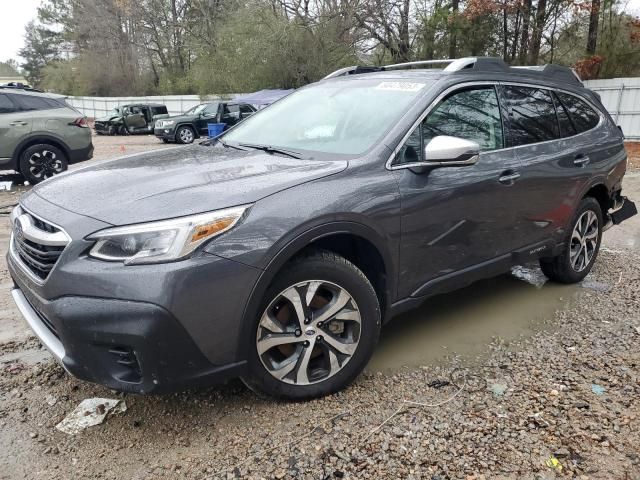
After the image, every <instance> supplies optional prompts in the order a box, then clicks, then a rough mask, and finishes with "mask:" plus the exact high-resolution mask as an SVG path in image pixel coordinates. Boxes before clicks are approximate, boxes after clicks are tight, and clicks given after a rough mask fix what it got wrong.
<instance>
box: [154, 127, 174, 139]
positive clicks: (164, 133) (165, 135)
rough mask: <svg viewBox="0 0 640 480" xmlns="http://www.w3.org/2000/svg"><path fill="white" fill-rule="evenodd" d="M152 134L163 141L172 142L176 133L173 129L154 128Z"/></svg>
mask: <svg viewBox="0 0 640 480" xmlns="http://www.w3.org/2000/svg"><path fill="white" fill-rule="evenodd" d="M153 134H154V135H155V136H156V137H158V138H160V139H163V140H170V141H173V140H175V139H176V132H175V129H174V128H171V127H169V128H156V129H154V130H153Z"/></svg>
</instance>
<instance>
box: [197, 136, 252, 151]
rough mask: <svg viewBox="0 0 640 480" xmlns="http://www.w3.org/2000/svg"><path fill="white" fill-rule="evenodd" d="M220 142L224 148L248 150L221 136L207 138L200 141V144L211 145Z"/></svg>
mask: <svg viewBox="0 0 640 480" xmlns="http://www.w3.org/2000/svg"><path fill="white" fill-rule="evenodd" d="M218 143H219V144H220V145H222V146H223V147H224V148H233V149H235V150H240V151H243V152H246V150H245V149H244V148H240V147H238V146H237V145H231V144H230V143H227V142H225V141H224V140H222V139H221V138H210V139H208V140H205V141H204V142H200V145H204V146H205V147H211V146H213V145H216V144H218Z"/></svg>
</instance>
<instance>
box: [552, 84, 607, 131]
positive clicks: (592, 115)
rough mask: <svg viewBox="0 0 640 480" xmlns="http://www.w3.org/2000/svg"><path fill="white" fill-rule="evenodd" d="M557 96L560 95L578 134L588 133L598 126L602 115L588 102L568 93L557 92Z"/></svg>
mask: <svg viewBox="0 0 640 480" xmlns="http://www.w3.org/2000/svg"><path fill="white" fill-rule="evenodd" d="M556 95H558V98H559V99H560V102H562V105H563V106H564V107H565V108H566V109H567V111H568V112H569V116H570V117H571V120H572V121H573V125H574V126H575V129H576V131H577V132H578V133H582V132H586V131H587V130H591V129H592V128H594V127H595V126H596V125H598V122H599V121H600V115H598V114H597V113H596V112H595V111H594V110H593V108H591V107H590V106H589V105H588V104H587V102H585V101H583V100H580V99H579V98H578V97H576V96H574V95H571V94H568V93H562V92H556Z"/></svg>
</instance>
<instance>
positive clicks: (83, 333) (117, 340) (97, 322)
mask: <svg viewBox="0 0 640 480" xmlns="http://www.w3.org/2000/svg"><path fill="white" fill-rule="evenodd" d="M11 293H12V296H13V298H14V300H15V302H16V305H17V306H18V309H19V310H20V312H21V313H22V315H23V316H24V318H25V320H26V321H27V323H28V324H29V326H30V327H31V328H32V329H33V331H34V333H35V334H36V336H37V337H38V338H39V339H40V341H41V342H42V343H43V344H44V345H45V346H46V347H47V348H48V349H49V350H50V351H51V353H52V354H53V356H54V357H55V358H56V359H57V360H58V361H59V362H60V363H61V364H62V365H63V366H64V368H65V369H66V370H67V371H68V372H69V373H71V374H72V375H74V376H76V377H78V378H80V379H82V380H86V381H89V382H94V383H99V384H101V385H105V386H107V387H109V388H113V389H116V390H121V391H125V392H133V393H151V392H154V393H158V392H162V391H170V390H177V389H184V388H187V387H190V386H198V385H202V384H213V383H218V382H221V381H224V380H226V379H228V378H232V377H235V376H238V375H240V374H241V373H242V372H243V368H244V362H235V363H231V364H227V365H221V366H220V365H212V364H211V363H210V362H209V361H208V360H207V359H206V358H205V357H204V356H203V355H202V353H201V352H200V350H199V349H198V347H197V346H196V345H195V343H194V342H193V340H192V339H191V338H190V337H189V335H188V334H187V333H186V332H185V330H184V329H183V328H182V327H181V326H180V324H179V323H178V322H177V321H176V320H175V319H174V318H173V317H172V316H171V314H170V313H169V312H167V311H166V310H164V309H163V308H161V307H158V306H157V305H152V304H148V303H141V302H127V301H122V300H113V299H100V298H84V297H64V298H60V299H57V300H54V301H47V300H44V299H42V298H40V297H38V296H37V295H35V294H34V293H32V292H28V291H26V290H25V291H23V290H21V289H20V288H19V287H16V288H14V289H13V290H12V292H11Z"/></svg>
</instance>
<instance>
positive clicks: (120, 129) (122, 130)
mask: <svg viewBox="0 0 640 480" xmlns="http://www.w3.org/2000/svg"><path fill="white" fill-rule="evenodd" d="M117 134H118V135H130V132H129V129H128V128H127V127H125V126H124V125H120V126H119V127H118V133H117Z"/></svg>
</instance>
